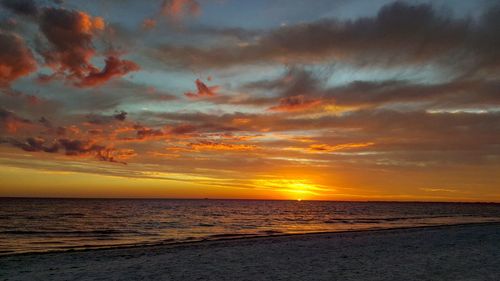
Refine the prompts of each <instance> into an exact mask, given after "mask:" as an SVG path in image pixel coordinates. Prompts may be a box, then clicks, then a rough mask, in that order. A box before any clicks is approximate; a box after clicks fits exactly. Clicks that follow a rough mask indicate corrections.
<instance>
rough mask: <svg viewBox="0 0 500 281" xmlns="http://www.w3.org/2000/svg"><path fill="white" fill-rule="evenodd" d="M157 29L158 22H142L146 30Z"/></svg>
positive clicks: (149, 20) (152, 20) (150, 20)
mask: <svg viewBox="0 0 500 281" xmlns="http://www.w3.org/2000/svg"><path fill="white" fill-rule="evenodd" d="M155 27H156V20H154V19H145V20H144V21H142V28H144V29H153V28H155Z"/></svg>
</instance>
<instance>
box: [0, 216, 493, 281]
mask: <svg viewBox="0 0 500 281" xmlns="http://www.w3.org/2000/svg"><path fill="white" fill-rule="evenodd" d="M140 279H143V280H273V281H276V280H491V281H497V280H500V224H498V223H485V224H470V225H457V226H441V227H423V228H408V229H395V230H377V231H358V232H344V233H325V234H304V235H290V236H276V237H264V238H245V239H234V240H223V241H207V242H196V243H190V244H180V245H168V246H147V247H133V248H120V249H101V250H90V251H76V252H61V253H45V254H24V255H13V256H3V257H0V280H140Z"/></svg>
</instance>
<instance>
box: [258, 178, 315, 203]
mask: <svg viewBox="0 0 500 281" xmlns="http://www.w3.org/2000/svg"><path fill="white" fill-rule="evenodd" d="M256 184H257V185H258V186H259V187H263V188H267V189H273V190H277V191H280V192H282V193H283V195H284V198H285V199H288V200H297V201H302V200H308V199H311V198H314V197H315V196H318V195H320V192H321V191H322V190H323V188H321V187H320V186H319V185H317V184H314V183H312V182H311V181H309V180H306V179H265V180H264V179H263V180H257V181H256Z"/></svg>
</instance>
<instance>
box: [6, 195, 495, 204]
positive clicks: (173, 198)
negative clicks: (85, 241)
mask: <svg viewBox="0 0 500 281" xmlns="http://www.w3.org/2000/svg"><path fill="white" fill-rule="evenodd" d="M1 199H56V200H57V199H76V200H200V201H201V200H213V201H216V200H217V201H223V200H225V201H294V202H359V203H446V204H500V202H495V201H424V200H341V199H338V200H322V199H301V200H298V199H258V198H209V197H206V198H199V197H192V198H187V197H185V198H176V197H159V198H155V197H72V196H68V197H64V196H62V197H53V196H47V197H44V196H0V200H1Z"/></svg>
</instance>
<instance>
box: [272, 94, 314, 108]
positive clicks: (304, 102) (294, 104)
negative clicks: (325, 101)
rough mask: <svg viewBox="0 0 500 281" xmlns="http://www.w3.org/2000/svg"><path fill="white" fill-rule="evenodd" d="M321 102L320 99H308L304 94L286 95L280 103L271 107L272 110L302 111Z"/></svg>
mask: <svg viewBox="0 0 500 281" xmlns="http://www.w3.org/2000/svg"><path fill="white" fill-rule="evenodd" d="M319 104H321V101H320V100H316V99H307V98H306V97H305V96H304V95H297V96H293V97H286V98H282V99H280V103H279V104H278V105H276V106H273V107H270V108H269V110H271V111H302V110H307V109H311V108H313V107H316V106H318V105H319Z"/></svg>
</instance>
